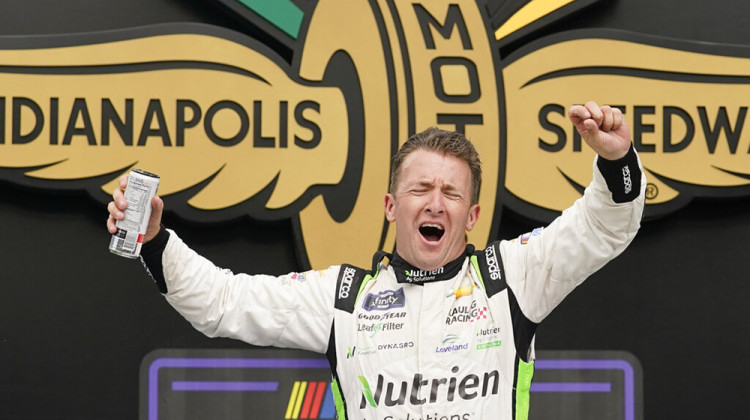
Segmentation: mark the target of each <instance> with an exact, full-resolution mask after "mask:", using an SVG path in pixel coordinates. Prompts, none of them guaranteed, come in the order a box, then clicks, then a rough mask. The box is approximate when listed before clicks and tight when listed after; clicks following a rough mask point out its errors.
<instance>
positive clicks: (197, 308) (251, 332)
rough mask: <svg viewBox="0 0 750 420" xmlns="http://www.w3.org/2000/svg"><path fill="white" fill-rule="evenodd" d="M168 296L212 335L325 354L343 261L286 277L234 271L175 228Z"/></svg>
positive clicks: (167, 263)
mask: <svg viewBox="0 0 750 420" xmlns="http://www.w3.org/2000/svg"><path fill="white" fill-rule="evenodd" d="M162 266H163V272H164V278H165V282H166V285H167V293H166V294H165V297H166V299H167V301H168V302H169V303H170V304H171V305H172V306H173V307H174V308H175V309H176V310H177V311H178V312H179V313H180V314H181V315H182V316H184V317H185V319H187V320H188V321H189V322H190V323H191V324H192V325H193V327H195V328H196V329H197V330H198V331H201V332H202V333H204V334H206V335H207V336H209V337H230V338H236V339H239V340H242V341H245V342H247V343H250V344H253V345H258V346H276V347H291V348H299V349H305V350H310V351H314V352H318V353H325V351H326V349H327V347H328V340H329V336H330V333H331V325H332V322H333V308H334V291H335V287H336V279H337V276H338V272H339V267H338V266H333V267H330V268H328V269H327V270H323V271H307V272H304V273H290V274H287V275H283V276H278V277H275V276H268V275H247V274H233V273H232V272H231V271H229V270H226V269H222V268H219V267H216V266H215V265H214V264H213V263H212V262H210V261H209V260H207V259H206V258H204V257H202V256H200V255H198V254H197V253H196V252H195V251H193V250H192V249H190V248H189V247H188V246H187V245H186V244H185V243H184V242H183V241H182V240H181V239H180V238H179V237H178V236H177V235H176V234H175V233H174V232H173V231H170V236H169V241H168V242H167V245H166V248H165V249H164V252H163V254H162Z"/></svg>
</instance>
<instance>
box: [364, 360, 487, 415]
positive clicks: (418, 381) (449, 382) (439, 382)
mask: <svg viewBox="0 0 750 420" xmlns="http://www.w3.org/2000/svg"><path fill="white" fill-rule="evenodd" d="M458 371H459V368H458V366H453V369H451V372H452V373H453V374H454V375H455V374H457V373H458ZM359 380H360V382H361V383H362V400H361V401H360V404H359V408H360V409H364V408H366V407H367V405H368V404H369V405H370V406H371V407H378V406H379V404H380V403H381V402H382V403H383V404H385V405H386V407H394V406H403V405H412V406H415V405H416V406H419V405H424V404H432V403H435V402H436V401H438V400H440V401H447V402H449V403H450V402H452V401H454V400H455V399H461V400H473V399H475V398H479V397H482V398H484V397H486V396H488V395H497V392H498V388H499V386H500V373H499V372H498V371H497V370H492V371H489V372H485V373H484V374H481V375H476V374H474V373H468V374H466V375H464V376H461V377H459V376H452V377H448V378H432V379H430V378H425V377H424V376H423V375H422V374H421V373H415V374H414V378H413V379H412V381H411V383H409V382H406V381H400V382H391V381H387V380H386V379H385V377H383V375H378V383H377V386H376V388H375V393H373V392H372V389H371V388H370V383H369V382H368V381H367V378H365V377H364V376H360V377H359ZM407 398H408V400H407Z"/></svg>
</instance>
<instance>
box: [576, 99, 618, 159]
mask: <svg viewBox="0 0 750 420" xmlns="http://www.w3.org/2000/svg"><path fill="white" fill-rule="evenodd" d="M568 116H569V117H570V121H572V122H573V124H574V125H575V126H576V130H578V133H579V134H580V135H581V137H583V140H584V141H586V144H588V145H589V146H590V147H591V148H592V149H594V151H595V152H596V153H597V154H598V155H599V156H601V157H603V158H604V159H607V160H617V159H620V158H621V157H623V156H625V154H626V153H628V150H629V149H630V144H631V140H630V128H628V124H627V123H626V122H625V117H623V116H622V111H620V110H619V109H617V108H612V107H610V106H609V105H605V106H602V107H599V105H597V104H596V102H593V101H589V102H586V105H573V106H572V107H570V111H569V112H568Z"/></svg>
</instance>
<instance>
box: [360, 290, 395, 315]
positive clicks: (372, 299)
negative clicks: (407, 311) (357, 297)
mask: <svg viewBox="0 0 750 420" xmlns="http://www.w3.org/2000/svg"><path fill="white" fill-rule="evenodd" d="M405 305H406V297H405V296H404V288H403V287H402V288H400V289H398V290H396V291H393V290H383V291H382V292H379V293H378V294H372V293H368V294H367V296H366V297H365V299H364V302H363V303H362V308H363V309H364V310H366V311H372V310H373V309H375V310H378V311H387V310H388V309H391V308H403V307H404V306H405Z"/></svg>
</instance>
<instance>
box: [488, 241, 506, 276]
mask: <svg viewBox="0 0 750 420" xmlns="http://www.w3.org/2000/svg"><path fill="white" fill-rule="evenodd" d="M484 255H485V257H486V258H487V270H488V271H489V272H490V278H491V279H492V280H500V279H501V278H502V276H501V275H500V265H499V264H498V263H497V253H496V252H495V247H494V246H490V247H488V248H487V249H486V250H484Z"/></svg>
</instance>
